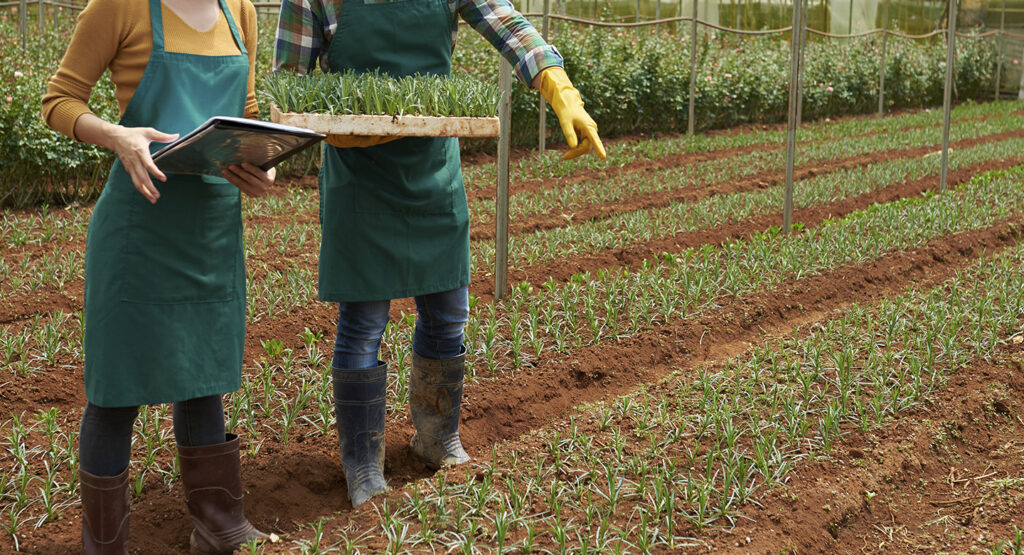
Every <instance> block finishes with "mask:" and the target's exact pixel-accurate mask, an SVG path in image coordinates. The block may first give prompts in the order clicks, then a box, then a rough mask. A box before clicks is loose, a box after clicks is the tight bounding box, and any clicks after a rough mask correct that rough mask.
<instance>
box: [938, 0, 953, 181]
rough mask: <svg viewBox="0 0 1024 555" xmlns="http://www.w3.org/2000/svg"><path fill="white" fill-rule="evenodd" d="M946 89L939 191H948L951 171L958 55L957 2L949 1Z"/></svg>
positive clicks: (943, 103) (944, 94)
mask: <svg viewBox="0 0 1024 555" xmlns="http://www.w3.org/2000/svg"><path fill="white" fill-rule="evenodd" d="M946 37H947V38H946V44H947V46H948V48H947V50H946V88H945V90H944V91H943V94H942V173H941V174H940V177H939V189H941V190H943V191H945V190H946V174H947V173H948V171H949V104H950V97H951V96H952V91H953V61H954V58H955V55H956V51H955V50H954V48H955V46H956V45H955V43H956V0H949V29H948V30H947V31H946Z"/></svg>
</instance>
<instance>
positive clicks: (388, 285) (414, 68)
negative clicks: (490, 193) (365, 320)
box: [320, 0, 469, 302]
mask: <svg viewBox="0 0 1024 555" xmlns="http://www.w3.org/2000/svg"><path fill="white" fill-rule="evenodd" d="M371 1H372V0H366V1H365V2H364V1H363V0H345V6H344V7H343V8H342V10H341V13H340V15H339V19H338V28H337V31H336V32H335V34H334V39H333V40H332V41H331V45H330V49H329V50H328V56H327V59H328V63H329V64H330V69H331V70H332V71H343V70H353V71H356V72H364V71H372V70H380V71H383V72H386V73H388V74H390V75H392V76H395V77H398V76H405V75H411V74H414V73H421V74H433V75H449V74H450V73H451V53H452V52H451V46H452V45H451V40H452V34H451V33H452V31H451V24H452V15H451V10H450V9H449V7H448V2H447V0H399V1H395V2H378V3H371ZM320 223H321V226H322V228H323V234H322V241H321V245H320V299H321V300H325V301H343V302H350V301H375V300H385V299H396V298H402V297H410V296H415V295H424V294H429V293H439V292H442V291H449V290H451V289H455V288H458V287H461V286H463V285H467V284H469V210H468V207H467V205H466V191H465V189H464V188H463V186H462V168H461V166H460V163H459V143H458V139H454V138H447V139H445V138H419V137H417V138H406V139H399V140H396V141H392V142H390V143H385V144H382V145H377V146H373V147H369V148H335V147H333V146H330V145H327V144H326V143H324V161H323V167H322V168H321V171H320Z"/></svg>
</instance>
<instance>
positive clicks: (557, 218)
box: [470, 129, 1024, 241]
mask: <svg viewBox="0 0 1024 555" xmlns="http://www.w3.org/2000/svg"><path fill="white" fill-rule="evenodd" d="M1020 137H1024V130H1022V129H1017V130H1014V131H1006V132H1003V133H996V134H993V135H986V136H983V137H973V138H970V139H964V140H962V141H957V142H954V143H950V147H951V148H955V149H957V150H959V149H966V148H971V147H973V146H977V145H980V144H985V143H992V142H998V141H1003V140H1007V139H1015V138H1020ZM936 148H938V147H937V146H935V145H927V146H920V147H912V148H905V149H900V150H888V151H880V152H872V153H869V154H859V155H856V156H850V157H847V158H842V159H837V160H819V161H816V162H814V163H811V164H807V165H804V166H801V167H799V168H795V169H794V174H793V179H794V181H799V180H802V179H808V178H811V177H816V176H822V175H829V174H833V173H837V172H840V171H844V170H850V169H854V168H861V167H865V166H869V165H871V164H876V163H879V162H888V161H892V160H899V159H902V158H919V157H922V156H925V155H927V154H932V153H934V152H935V151H936ZM656 164H658V165H659V166H652V167H645V168H642V169H634V170H633V171H632V172H631V173H654V172H658V171H662V170H664V169H666V168H671V167H675V166H676V165H675V164H670V163H668V162H667V161H666V160H665V159H662V160H658V161H657V162H656ZM661 164H665V165H664V166H663V167H662V166H660V165H661ZM654 177H656V176H652V178H654ZM785 179H786V172H785V170H781V171H770V172H762V173H758V174H756V175H753V176H750V177H746V178H743V179H740V180H736V181H726V182H720V183H715V184H713V185H710V186H708V187H700V188H684V189H678V190H673V191H658V192H653V193H645V194H642V195H637V196H635V197H630V198H627V199H623V200H620V201H616V202H609V203H605V204H598V205H591V206H580V207H575V208H574V209H573V210H572V213H571V214H569V215H566V214H564V213H562V211H558V212H557V213H549V214H537V215H532V216H527V217H524V218H519V219H516V220H515V221H512V222H510V223H509V234H510V235H524V234H527V233H533V232H536V231H544V230H549V229H556V228H560V227H566V226H567V225H578V224H580V223H582V222H587V221H591V220H597V219H601V218H606V217H608V216H610V215H613V214H619V213H623V212H635V211H638V210H649V209H653V208H662V207H665V206H669V205H671V204H673V203H676V202H695V201H698V200H702V199H706V198H709V197H712V196H715V195H728V194H733V193H741V192H746V191H756V190H759V189H766V188H769V187H774V186H777V185H780V184H782V183H784V182H785ZM600 186H601V184H600V183H595V184H594V187H600ZM494 236H495V230H494V223H493V222H483V223H481V224H480V225H474V226H473V227H472V229H471V231H470V238H471V239H472V240H474V241H484V240H491V239H493V238H494Z"/></svg>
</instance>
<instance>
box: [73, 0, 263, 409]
mask: <svg viewBox="0 0 1024 555" xmlns="http://www.w3.org/2000/svg"><path fill="white" fill-rule="evenodd" d="M160 9H161V6H160V0H149V11H150V20H151V21H152V25H153V53H152V54H151V55H150V58H149V63H148V65H147V66H146V71H145V73H144V74H143V76H142V81H141V82H140V83H139V88H138V90H136V91H135V94H134V96H132V99H131V102H129V103H128V107H127V108H126V109H125V112H124V116H123V117H122V118H121V125H124V126H128V127H154V128H156V129H159V130H160V131H165V132H167V133H182V134H184V133H186V132H188V131H191V130H192V129H193V128H195V127H196V126H197V125H199V124H200V123H202V122H204V121H206V119H207V118H209V117H211V116H219V115H224V116H242V115H243V112H244V110H245V97H246V90H247V80H248V75H249V59H248V56H247V55H246V51H245V46H244V45H243V43H242V40H241V38H240V37H239V35H238V28H237V27H236V25H235V22H234V19H233V18H232V17H231V12H230V10H228V8H227V6H226V5H225V4H224V0H220V9H221V10H222V11H223V12H224V16H225V18H226V19H227V22H228V25H229V26H230V27H231V33H232V35H233V36H234V39H235V43H236V44H237V45H238V48H239V50H240V51H241V53H240V54H238V55H231V56H202V55H195V54H182V53H177V52H167V51H166V50H164V33H163V19H162V16H161V13H160ZM160 146H162V145H160V144H154V145H152V148H153V149H154V150H155V149H156V148H159V147H160ZM153 182H154V184H155V185H156V186H157V188H158V189H159V190H160V199H159V200H158V201H157V203H156V204H150V203H149V202H148V201H147V200H146V199H145V198H144V197H143V196H142V195H141V194H140V193H139V192H138V191H136V190H135V187H134V186H133V185H132V181H131V177H129V175H128V173H127V172H126V171H125V170H124V167H123V166H122V165H121V163H120V161H117V162H115V163H114V167H113V169H112V170H111V172H110V177H109V178H108V179H107V184H106V187H105V188H104V190H103V194H102V195H101V196H100V198H99V200H98V201H97V202H96V208H95V210H93V214H92V218H91V219H90V220H89V233H88V239H87V241H86V252H85V394H86V397H87V398H88V399H89V401H90V402H92V403H94V404H96V405H100V406H104V407H119V406H134V405H142V404H152V403H165V402H171V401H181V400H185V399H192V398H195V397H201V396H206V395H213V394H218V393H225V392H228V391H233V390H235V389H238V387H239V386H240V380H241V368H242V346H243V342H244V340H245V270H244V267H243V261H242V216H241V202H240V198H239V191H238V189H237V188H236V187H234V186H233V185H231V184H230V183H228V182H227V181H226V180H224V179H220V178H211V177H199V176H186V175H168V180H167V182H166V183H161V182H159V181H157V180H156V179H154V180H153Z"/></svg>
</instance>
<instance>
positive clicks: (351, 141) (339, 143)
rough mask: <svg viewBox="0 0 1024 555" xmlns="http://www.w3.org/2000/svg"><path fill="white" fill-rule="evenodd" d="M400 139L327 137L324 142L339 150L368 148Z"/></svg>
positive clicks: (364, 136) (353, 136)
mask: <svg viewBox="0 0 1024 555" xmlns="http://www.w3.org/2000/svg"><path fill="white" fill-rule="evenodd" d="M398 138H400V137H382V136H375V135H327V138H326V139H324V141H325V142H326V143H327V144H329V145H331V146H333V147H337V148H366V147H368V146H374V145H379V144H382V143H387V142H390V141H393V140H395V139H398Z"/></svg>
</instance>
